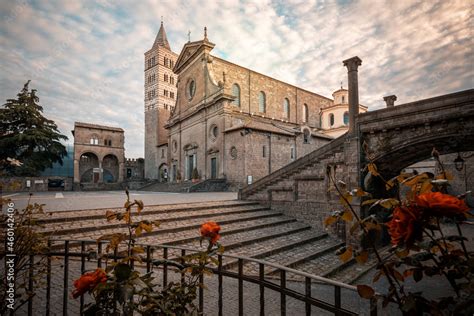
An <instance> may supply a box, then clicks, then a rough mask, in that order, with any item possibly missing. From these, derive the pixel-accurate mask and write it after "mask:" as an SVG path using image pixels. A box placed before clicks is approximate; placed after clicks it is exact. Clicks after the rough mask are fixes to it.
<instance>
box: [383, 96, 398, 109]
mask: <svg viewBox="0 0 474 316" xmlns="http://www.w3.org/2000/svg"><path fill="white" fill-rule="evenodd" d="M383 100H384V101H385V103H386V104H387V107H388V108H391V107H394V106H395V101H397V96H396V95H388V96H386V97H383Z"/></svg>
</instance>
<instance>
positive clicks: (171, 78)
mask: <svg viewBox="0 0 474 316" xmlns="http://www.w3.org/2000/svg"><path fill="white" fill-rule="evenodd" d="M170 83H171V84H174V77H173V76H170Z"/></svg>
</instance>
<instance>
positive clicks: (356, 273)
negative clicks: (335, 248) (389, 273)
mask: <svg viewBox="0 0 474 316" xmlns="http://www.w3.org/2000/svg"><path fill="white" fill-rule="evenodd" d="M389 249H390V247H385V248H381V249H379V253H380V255H381V256H382V257H385V256H388V255H389V254H390V253H389ZM376 265H377V258H376V256H375V255H374V254H373V253H370V254H369V259H368V260H367V262H365V263H363V264H360V263H357V262H355V260H351V264H348V265H345V266H342V267H341V268H339V269H334V270H333V271H328V273H326V277H327V278H330V279H333V280H337V281H341V282H344V283H347V284H354V283H357V280H359V279H360V278H361V277H363V276H364V275H365V274H367V273H368V272H369V271H370V270H372V269H373V268H375V266H376Z"/></svg>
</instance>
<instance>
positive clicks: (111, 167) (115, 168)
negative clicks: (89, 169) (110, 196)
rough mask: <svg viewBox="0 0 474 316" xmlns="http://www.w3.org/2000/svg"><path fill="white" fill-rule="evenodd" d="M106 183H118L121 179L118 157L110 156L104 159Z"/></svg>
mask: <svg viewBox="0 0 474 316" xmlns="http://www.w3.org/2000/svg"><path fill="white" fill-rule="evenodd" d="M102 169H103V174H104V183H114V182H117V179H118V177H119V160H118V158H117V156H115V155H112V154H108V155H105V156H104V158H103V159H102Z"/></svg>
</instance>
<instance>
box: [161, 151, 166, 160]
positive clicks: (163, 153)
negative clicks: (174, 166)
mask: <svg viewBox="0 0 474 316" xmlns="http://www.w3.org/2000/svg"><path fill="white" fill-rule="evenodd" d="M161 158H165V150H164V149H161Z"/></svg>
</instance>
